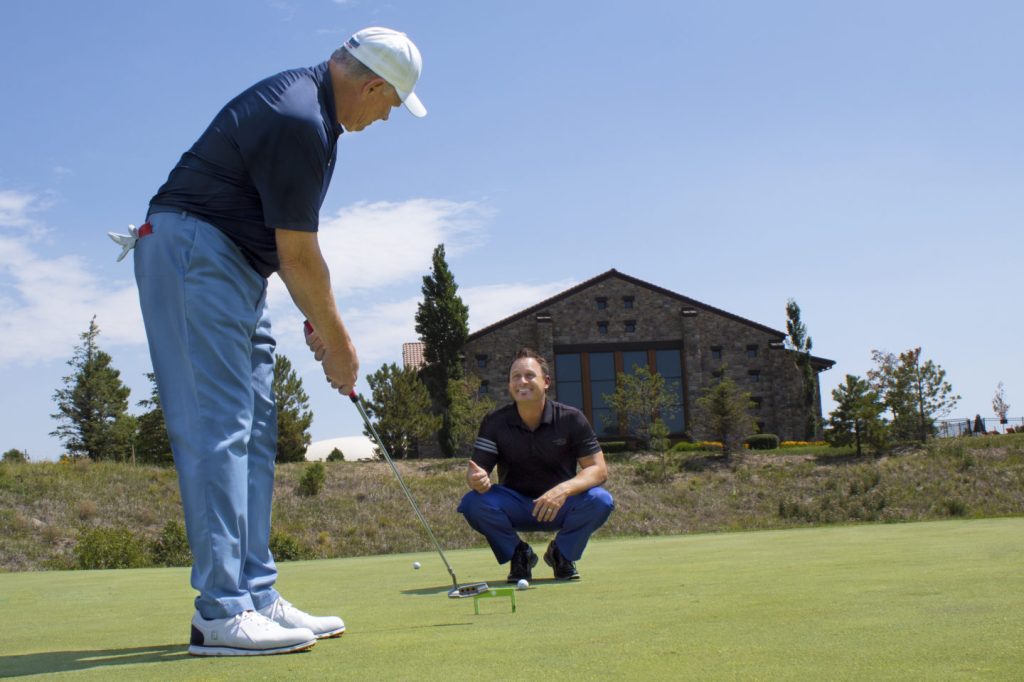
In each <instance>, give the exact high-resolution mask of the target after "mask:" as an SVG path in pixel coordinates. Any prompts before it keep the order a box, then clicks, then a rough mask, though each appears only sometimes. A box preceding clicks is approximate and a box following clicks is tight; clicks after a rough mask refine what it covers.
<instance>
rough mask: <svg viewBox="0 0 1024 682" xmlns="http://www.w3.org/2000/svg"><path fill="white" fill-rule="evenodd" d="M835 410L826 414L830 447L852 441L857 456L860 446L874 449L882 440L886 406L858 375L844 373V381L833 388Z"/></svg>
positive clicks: (826, 435)
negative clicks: (868, 446) (827, 415)
mask: <svg viewBox="0 0 1024 682" xmlns="http://www.w3.org/2000/svg"><path fill="white" fill-rule="evenodd" d="M832 399H833V400H835V401H836V409H835V410H833V411H832V414H830V415H829V428H828V429H827V430H826V431H825V439H826V440H827V441H828V442H829V444H830V445H832V446H833V447H842V446H844V445H850V444H851V443H853V444H855V445H856V447H857V455H858V456H861V455H862V449H861V446H862V445H863V444H867V445H870V446H871V447H873V448H874V449H875V450H876V451H877V450H878V449H880V448H881V447H882V446H883V445H884V443H885V423H884V422H883V420H882V412H883V411H884V410H885V406H884V405H882V403H881V401H880V400H879V399H878V394H877V393H875V391H874V390H872V388H871V385H870V384H869V383H868V382H867V381H865V380H864V379H861V378H860V377H858V376H854V375H852V374H847V375H846V383H845V384H842V385H840V386H839V387H837V388H836V389H835V390H834V391H832Z"/></svg>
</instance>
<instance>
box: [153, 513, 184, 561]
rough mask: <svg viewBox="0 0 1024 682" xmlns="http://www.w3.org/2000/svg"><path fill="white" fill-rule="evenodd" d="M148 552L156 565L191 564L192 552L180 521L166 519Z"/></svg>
mask: <svg viewBox="0 0 1024 682" xmlns="http://www.w3.org/2000/svg"><path fill="white" fill-rule="evenodd" d="M149 554H150V556H151V557H152V559H153V564H154V565H156V566H191V565H192V552H191V550H189V548H188V536H186V535H185V526H184V525H183V524H182V523H181V521H168V522H167V523H166V524H165V525H164V527H163V529H162V530H161V531H160V534H159V535H158V536H157V537H156V540H154V541H153V542H152V544H150V546H149Z"/></svg>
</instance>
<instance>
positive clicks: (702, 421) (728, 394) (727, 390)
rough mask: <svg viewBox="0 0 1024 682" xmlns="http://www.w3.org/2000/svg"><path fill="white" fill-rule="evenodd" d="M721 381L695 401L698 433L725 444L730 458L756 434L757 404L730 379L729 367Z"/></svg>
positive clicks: (723, 370)
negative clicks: (754, 414)
mask: <svg viewBox="0 0 1024 682" xmlns="http://www.w3.org/2000/svg"><path fill="white" fill-rule="evenodd" d="M720 374H721V377H722V378H721V379H720V380H719V381H718V383H717V384H715V385H714V386H713V387H712V388H710V389H708V390H706V391H705V392H704V395H702V396H701V397H700V398H698V399H697V400H696V401H695V406H696V408H697V409H695V410H694V425H695V427H696V429H697V430H698V432H700V433H702V434H703V435H705V436H707V437H710V438H711V439H712V440H717V441H719V442H720V443H721V444H722V451H723V452H724V453H725V455H726V457H728V456H729V454H730V453H731V452H732V450H733V449H734V448H737V447H742V446H741V445H740V444H741V443H743V441H744V440H746V438H747V437H748V436H750V435H751V434H753V433H754V430H755V423H754V417H753V416H752V415H751V413H750V410H752V409H753V407H754V403H753V402H751V400H750V393H748V392H746V391H743V390H741V389H740V387H739V386H737V385H736V382H735V381H733V380H732V379H730V378H728V377H727V376H726V373H725V367H724V366H723V367H722V369H721V370H720Z"/></svg>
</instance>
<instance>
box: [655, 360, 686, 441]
mask: <svg viewBox="0 0 1024 682" xmlns="http://www.w3.org/2000/svg"><path fill="white" fill-rule="evenodd" d="M654 362H655V368H654V369H655V371H656V372H657V373H658V374H660V375H661V376H662V377H663V378H664V379H665V388H666V389H667V390H668V392H669V393H671V394H672V397H673V398H675V403H674V404H673V406H672V407H673V408H674V409H673V410H672V414H663V415H662V416H661V418H662V419H663V420H664V422H665V424H667V425H668V430H669V433H682V432H683V430H684V429H685V428H686V423H685V420H684V418H683V364H682V361H681V359H680V356H679V351H678V350H659V351H655V353H654Z"/></svg>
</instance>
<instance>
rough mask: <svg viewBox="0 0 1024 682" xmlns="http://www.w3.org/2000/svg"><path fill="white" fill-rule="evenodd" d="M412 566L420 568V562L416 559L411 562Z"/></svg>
mask: <svg viewBox="0 0 1024 682" xmlns="http://www.w3.org/2000/svg"><path fill="white" fill-rule="evenodd" d="M412 567H413V568H415V569H416V570H417V571H418V570H420V562H418V561H414V562H412Z"/></svg>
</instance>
